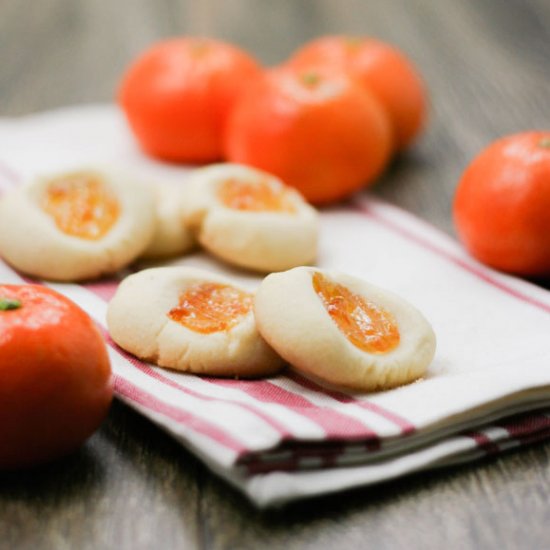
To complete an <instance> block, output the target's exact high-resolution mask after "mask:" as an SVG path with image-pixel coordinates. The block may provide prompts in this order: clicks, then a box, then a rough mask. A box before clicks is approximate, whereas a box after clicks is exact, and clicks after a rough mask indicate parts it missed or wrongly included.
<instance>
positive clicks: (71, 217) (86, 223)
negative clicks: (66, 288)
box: [0, 169, 154, 281]
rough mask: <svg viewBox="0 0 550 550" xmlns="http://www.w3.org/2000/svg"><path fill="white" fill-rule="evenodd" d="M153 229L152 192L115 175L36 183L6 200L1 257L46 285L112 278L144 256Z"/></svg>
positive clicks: (0, 220) (92, 173) (0, 214)
mask: <svg viewBox="0 0 550 550" xmlns="http://www.w3.org/2000/svg"><path fill="white" fill-rule="evenodd" d="M153 230H154V210H153V198H152V195H151V192H150V190H149V188H148V187H146V186H144V185H143V184H141V183H139V182H136V181H133V180H132V179H130V178H128V177H127V176H123V175H121V174H119V173H118V172H115V171H113V170H106V169H103V170H100V169H82V170H78V171H73V172H65V173H60V174H55V175H51V176H46V177H40V178H35V179H34V180H32V181H30V182H28V183H27V184H26V185H23V186H21V187H19V188H17V189H15V190H13V191H11V192H10V193H8V194H6V195H5V196H4V197H2V199H1V200H0V254H1V255H2V256H3V258H4V259H5V260H7V261H8V262H9V263H10V264H12V265H13V266H14V267H16V268H17V269H19V270H21V271H22V272H24V273H27V274H29V275H34V276H36V277H42V278H45V279H53V280H58V281H78V280H82V279H90V278H94V277H98V276H100V275H103V274H107V273H112V272H114V271H116V270H118V269H120V268H121V267H123V266H125V265H127V264H128V263H129V262H131V261H132V260H134V259H135V258H136V257H137V256H138V255H139V254H141V252H142V251H143V250H144V249H145V247H147V245H148V244H149V241H150V240H151V238H152V235H153Z"/></svg>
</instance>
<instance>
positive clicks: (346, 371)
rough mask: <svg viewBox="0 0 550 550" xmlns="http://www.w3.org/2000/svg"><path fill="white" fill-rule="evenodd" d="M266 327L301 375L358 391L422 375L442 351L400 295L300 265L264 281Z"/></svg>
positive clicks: (262, 327)
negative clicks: (307, 375)
mask: <svg viewBox="0 0 550 550" xmlns="http://www.w3.org/2000/svg"><path fill="white" fill-rule="evenodd" d="M254 311H255V315H256V323H257V325H258V330H259V331H260V333H261V334H262V336H263V337H264V338H265V339H266V341H267V342H268V343H269V344H270V345H271V346H272V347H273V349H275V350H276V351H277V352H278V353H279V354H280V355H281V356H282V357H283V358H284V359H286V360H287V361H288V362H289V363H290V364H291V365H292V366H294V368H295V369H296V370H300V371H303V372H305V373H307V374H311V375H313V376H315V377H317V378H319V379H320V380H324V381H326V382H329V383H331V384H335V385H338V386H344V387H348V388H353V389H357V390H367V391H369V390H380V389H389V388H393V387H395V386H399V385H401V384H406V383H408V382H412V381H413V380H416V379H417V378H419V377H420V376H422V375H423V374H424V373H425V371H426V369H427V368H428V366H429V364H430V362H431V360H432V358H433V356H434V353H435V335H434V332H433V330H432V328H431V326H430V325H429V323H428V322H427V321H426V319H425V318H424V317H423V315H422V314H421V313H420V312H419V311H418V310H417V309H416V308H414V307H413V306H412V305H410V304H409V303H408V302H406V301H405V300H403V299H402V298H400V297H398V296H396V295H395V294H393V293H391V292H388V291H386V290H383V289H381V288H378V287H375V286H373V285H371V284H369V283H366V282H365V281H362V280H360V279H357V278H356V277H352V276H350V275H345V274H343V273H338V272H332V271H327V272H325V271H321V270H319V269H315V268H310V267H298V268H296V269H291V270H290V271H286V272H284V273H274V274H272V275H269V276H268V277H266V278H265V279H264V281H263V282H262V284H261V285H260V288H259V289H258V291H257V293H256V298H255V303H254Z"/></svg>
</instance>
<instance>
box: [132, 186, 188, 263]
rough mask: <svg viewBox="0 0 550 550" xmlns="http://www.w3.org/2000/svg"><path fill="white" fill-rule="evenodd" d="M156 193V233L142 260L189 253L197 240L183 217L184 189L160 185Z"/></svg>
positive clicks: (156, 188)
mask: <svg viewBox="0 0 550 550" xmlns="http://www.w3.org/2000/svg"><path fill="white" fill-rule="evenodd" d="M154 191H155V199H156V200H155V207H156V215H155V218H156V222H155V232H154V235H153V239H152V240H151V242H150V243H149V246H148V247H147V248H146V249H145V251H144V252H143V254H142V258H145V259H160V258H168V257H170V256H178V255H181V254H185V253H187V252H189V251H190V250H192V249H193V247H194V246H195V238H194V236H193V233H192V232H191V230H190V229H189V228H188V227H187V225H186V224H185V223H184V221H183V217H182V212H181V209H182V204H183V201H184V198H183V189H182V188H181V187H177V188H176V187H173V186H169V185H158V186H157V187H155V189H154Z"/></svg>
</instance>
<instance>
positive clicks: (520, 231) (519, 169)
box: [454, 131, 550, 276]
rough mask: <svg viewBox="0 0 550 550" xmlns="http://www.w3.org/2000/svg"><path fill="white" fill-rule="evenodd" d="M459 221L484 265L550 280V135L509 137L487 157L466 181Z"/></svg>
mask: <svg viewBox="0 0 550 550" xmlns="http://www.w3.org/2000/svg"><path fill="white" fill-rule="evenodd" d="M454 219H455V225H456V229H457V232H458V235H459V237H460V238H461V240H462V241H463V243H464V244H465V246H466V248H467V249H468V250H469V251H470V252H471V253H472V255H473V256H475V257H476V258H477V259H479V260H480V261H482V262H484V263H486V264H488V265H490V266H492V267H495V268H497V269H500V270H502V271H507V272H510V273H516V274H519V275H526V276H548V275H550V132H541V131H536V132H535V131H532V132H525V133H521V134H516V135H512V136H508V137H505V138H503V139H500V140H498V141H496V142H494V143H493V144H492V145H490V146H489V147H487V148H486V149H485V150H484V151H482V152H481V153H480V154H479V155H478V156H477V157H476V158H475V159H474V161H473V162H472V163H471V164H470V165H469V166H468V168H467V169H466V171H465V172H464V174H463V176H462V179H461V180H460V183H459V185H458V188H457V190H456V195H455V201H454Z"/></svg>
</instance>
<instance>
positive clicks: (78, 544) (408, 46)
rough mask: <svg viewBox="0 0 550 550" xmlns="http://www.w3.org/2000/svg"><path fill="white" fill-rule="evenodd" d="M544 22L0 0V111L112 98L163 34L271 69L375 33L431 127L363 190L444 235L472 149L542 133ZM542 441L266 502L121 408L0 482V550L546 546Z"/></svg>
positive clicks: (549, 472) (482, 13)
mask: <svg viewBox="0 0 550 550" xmlns="http://www.w3.org/2000/svg"><path fill="white" fill-rule="evenodd" d="M549 29H550V4H549V3H548V1H547V0H463V1H461V2H458V1H456V0H445V1H442V0H439V1H433V0H407V1H404V0H377V1H374V0H371V1H369V2H367V1H366V0H363V1H361V0H356V1H354V0H339V1H335V0H316V1H315V0H309V1H307V0H301V1H299V0H272V1H268V0H263V1H261V0H227V1H225V2H223V1H221V0H219V1H216V0H201V1H200V2H199V1H198V0H196V1H193V0H188V1H181V2H177V1H175V0H173V1H172V0H162V1H161V0H158V1H157V2H151V1H150V0H116V1H109V0H95V1H88V2H76V1H74V0H40V2H37V1H36V0H35V1H32V0H2V1H1V2H0V115H19V114H25V113H29V112H33V111H38V110H43V109H48V108H52V107H58V106H62V105H66V104H76V103H85V102H97V101H110V100H111V98H112V97H113V90H114V89H115V86H116V83H117V80H118V78H119V76H120V74H121V72H122V70H123V69H124V67H125V66H126V65H127V64H128V62H129V61H130V60H131V59H132V58H133V57H134V56H135V55H136V54H137V53H138V52H140V51H141V50H142V49H143V48H145V47H146V46H147V45H148V44H150V43H151V42H153V41H155V40H157V39H159V38H161V37H163V36H167V35H177V34H195V35H196V34H200V35H211V36H215V37H218V38H221V39H225V40H229V41H232V42H235V43H237V44H240V45H241V46H243V47H245V48H248V49H249V50H250V51H252V52H254V53H255V54H256V55H257V56H258V57H259V58H260V59H261V60H262V61H263V62H265V63H266V64H270V63H277V62H279V61H281V60H283V59H284V58H285V57H286V56H288V55H289V54H290V53H291V51H292V50H293V49H294V48H296V47H297V46H298V45H300V44H301V43H303V42H304V41H306V40H308V39H311V38H313V37H315V36H317V35H321V34H327V33H352V34H372V35H375V36H378V37H380V38H382V39H385V40H388V41H391V42H393V43H395V44H396V45H398V46H400V47H401V48H403V49H404V50H405V51H406V52H408V53H409V55H410V56H411V57H412V58H413V59H414V61H415V62H416V64H417V65H418V67H419V68H420V69H421V72H422V73H423V75H424V77H425V79H426V81H427V83H428V86H429V89H430V91H431V100H432V109H431V121H430V124H429V127H428V129H427V131H426V133H425V135H424V136H423V138H422V139H421V140H420V141H419V142H418V144H417V145H416V146H415V147H414V148H413V149H412V150H411V151H410V152H409V153H407V154H406V155H403V156H402V157H401V158H400V159H399V160H397V161H396V162H395V163H394V165H393V166H392V168H391V170H390V171H389V172H388V173H387V175H386V176H385V177H384V179H383V181H381V182H380V184H379V185H378V186H377V188H376V189H375V191H374V192H375V193H376V194H377V195H380V196H382V197H384V198H386V199H388V200H390V201H392V202H394V203H397V204H399V205H401V206H403V207H405V208H407V209H409V210H411V211H413V212H415V213H416V214H418V215H420V216H422V217H424V218H426V219H428V220H430V221H431V222H432V223H434V224H435V225H437V226H439V227H440V228H442V229H443V230H445V231H448V232H452V231H453V229H452V224H451V219H450V204H451V199H452V196H453V192H454V188H455V185H456V182H457V179H458V178H459V176H460V174H461V171H462V170H463V169H464V167H465V165H466V164H467V162H468V161H469V159H471V158H472V156H473V155H475V154H476V152H477V151H479V149H480V148H481V147H483V146H484V145H486V144H487V143H488V142H489V141H491V140H492V139H494V138H496V137H498V136H501V135H504V134H508V133H512V132H515V131H519V130H523V129H530V128H543V127H546V128H548V127H549V126H550V94H549V90H550V30H549ZM549 215H550V214H549ZM0 445H1V442H0ZM549 452H550V443H547V444H541V445H537V446H534V447H532V448H530V449H526V450H522V451H520V452H516V453H511V454H508V455H506V456H503V457H500V458H497V459H492V460H487V461H485V462H483V463H478V464H474V465H469V466H465V467H461V468H454V469H452V470H447V471H442V472H437V473H424V474H420V475H416V476H413V477H408V478H406V479H402V480H398V481H394V482H391V483H387V484H384V485H381V486H378V487H373V488H368V489H362V490H357V491H354V492H350V493H346V494H343V495H337V496H332V497H327V498H322V499H317V500H313V501H308V502H303V503H300V504H297V505H293V506H291V507H290V508H288V509H286V510H283V511H278V512H264V513H260V512H257V511H255V510H254V509H253V508H252V507H251V506H250V505H249V504H248V503H247V502H246V501H245V500H244V498H242V497H241V496H240V495H238V494H237V493H235V492H234V491H233V490H232V489H230V488H229V487H228V486H227V485H225V484H224V483H223V482H221V481H219V480H218V479H217V478H216V477H215V476H213V475H212V474H211V473H210V472H209V471H208V470H207V469H206V468H205V467H204V466H203V465H202V464H201V463H199V462H198V461H197V460H196V459H195V458H194V457H193V456H191V455H190V454H188V453H187V452H185V451H184V450H182V448H181V447H180V446H179V445H177V444H176V443H174V442H173V441H172V440H171V439H170V438H169V437H167V436H165V435H164V434H163V433H162V432H161V431H159V430H158V429H156V428H155V427H154V426H153V425H152V424H150V423H149V422H148V421H146V420H144V419H143V418H141V417H140V416H139V415H138V414H136V413H134V412H132V411H131V410H129V409H128V408H126V407H125V406H124V405H122V404H120V403H118V402H117V403H115V404H114V406H113V408H112V411H111V413H110V415H109V417H108V419H107V421H106V422H105V424H104V425H103V427H102V428H101V430H100V431H99V432H98V433H96V434H95V435H94V436H93V437H92V438H91V440H90V441H89V442H88V443H87V444H86V445H85V447H84V448H83V449H82V450H81V451H80V452H78V453H77V454H76V455H74V456H72V457H69V458H67V459H66V460H64V461H62V462H59V463H57V464H54V465H51V466H48V467H46V468H44V469H42V470H40V471H36V472H33V473H31V474H29V473H26V474H21V475H11V476H5V475H4V476H2V477H0V547H1V548H10V549H12V548H13V549H17V548H29V549H30V548H32V549H35V548H56V549H58V548H78V549H86V548H94V549H96V548H123V549H126V548H128V549H140V548H159V549H164V548H228V549H243V548H261V547H266V548H288V549H291V548H353V549H356V548H378V549H384V548H390V549H395V548H407V549H410V548H422V549H431V548H434V549H440V548H501V549H506V548H522V549H526V548H527V549H530V548H533V549H542V548H548V547H550V526H549V525H550V507H549V506H548V499H549V494H550V491H549V480H550V469H549V467H548V457H549Z"/></svg>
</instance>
